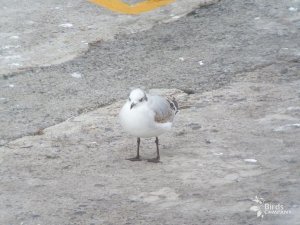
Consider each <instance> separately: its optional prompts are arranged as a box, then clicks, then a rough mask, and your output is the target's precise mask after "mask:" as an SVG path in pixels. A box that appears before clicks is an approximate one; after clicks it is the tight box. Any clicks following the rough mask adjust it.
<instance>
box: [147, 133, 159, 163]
mask: <svg viewBox="0 0 300 225" xmlns="http://www.w3.org/2000/svg"><path fill="white" fill-rule="evenodd" d="M155 144H156V158H153V159H148V162H153V163H158V162H159V160H160V155H159V147H158V137H156V139H155Z"/></svg>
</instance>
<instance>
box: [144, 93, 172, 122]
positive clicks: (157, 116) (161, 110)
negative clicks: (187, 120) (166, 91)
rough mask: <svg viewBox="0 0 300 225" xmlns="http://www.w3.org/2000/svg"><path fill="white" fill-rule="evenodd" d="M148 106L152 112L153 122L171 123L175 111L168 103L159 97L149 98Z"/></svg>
mask: <svg viewBox="0 0 300 225" xmlns="http://www.w3.org/2000/svg"><path fill="white" fill-rule="evenodd" d="M148 104H149V107H150V109H151V110H153V112H154V120H155V122H157V123H167V122H172V121H173V119H174V116H175V114H176V110H174V108H173V107H172V103H171V102H170V101H168V100H167V99H165V98H163V97H160V96H149V97H148Z"/></svg>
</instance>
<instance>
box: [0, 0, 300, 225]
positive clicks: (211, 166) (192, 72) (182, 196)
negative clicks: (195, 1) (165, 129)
mask: <svg viewBox="0 0 300 225" xmlns="http://www.w3.org/2000/svg"><path fill="white" fill-rule="evenodd" d="M291 7H292V8H293V10H290V8H291ZM299 8H300V7H299V1H296V0H293V1H292V0H289V1H279V0H278V1H277V0H276V1H272V2H266V1H263V0H251V1H247V2H241V1H237V0H236V1H227V0H223V1H221V2H219V3H217V4H215V5H211V6H206V7H202V8H199V9H197V10H194V11H192V12H190V13H188V14H187V16H184V17H182V18H180V19H179V20H176V21H171V22H169V23H167V24H165V23H162V24H156V25H155V26H154V27H152V28H151V29H149V30H145V31H142V32H137V33H135V34H128V33H126V32H125V33H123V34H120V35H116V36H114V37H113V39H109V40H105V41H99V42H95V43H93V44H90V45H89V49H88V51H87V52H85V53H82V54H79V55H78V56H77V57H76V58H74V59H72V60H70V61H67V62H64V63H59V64H58V65H51V66H47V67H43V66H40V64H39V66H37V67H31V68H28V69H26V70H25V71H21V72H14V71H13V70H11V71H9V72H5V73H4V75H3V76H2V78H1V79H0V87H1V89H0V114H1V116H0V124H1V130H0V174H1V181H0V182H1V184H0V202H1V204H0V223H1V224H12V225H15V224H16V225H17V224H23V225H27V224H30V225H31V224H33V225H34V224H41V225H42V224H47V225H52V224H53V225H57V224H61V225H67V224H80V225H81V224H90V225H92V224H104V225H108V224H135V225H136V224H147V225H149V224H150V225H151V224H155V225H157V224H170V225H176V224H180V225H181V224H189V225H190V224H195V225H196V224H197V225H198V224H230V225H232V224H249V225H250V224H257V223H260V224H262V225H267V224H270V225H271V224H272V225H274V224H276V225H277V224H278V225H279V224H291V225H298V224H299V221H300V218H299V215H300V211H299V210H300V208H299V206H300V202H299V199H300V198H299V197H300V196H299V194H300V193H299V173H298V171H299V158H300V157H299V146H300V143H299V140H300V133H299V129H300V128H299V125H300V111H299V110H300V92H299V90H300V88H299V87H300V83H299V78H300V72H299V71H300V63H299V59H300V58H299V57H300V46H299V40H300V32H299V19H300V14H299V12H298V11H297V10H294V9H299ZM138 86H139V87H141V86H142V87H144V88H145V89H151V88H156V89H157V90H156V91H159V92H161V94H164V95H167V94H170V93H176V95H177V97H178V99H179V104H180V106H181V112H180V114H179V115H178V117H177V119H176V123H175V126H174V129H173V131H172V132H170V133H168V134H166V135H164V136H162V138H161V149H162V151H161V157H162V163H161V164H158V165H153V164H150V163H147V162H145V161H142V162H138V163H132V162H129V161H126V160H125V158H127V157H129V156H132V155H134V153H135V142H136V140H135V139H134V138H132V137H129V136H127V135H126V134H125V133H124V132H122V130H121V128H120V126H119V124H118V121H117V114H118V112H119V109H120V107H121V105H122V103H123V100H121V99H125V98H126V96H127V94H128V92H129V89H130V88H131V87H138ZM166 88H169V89H166ZM181 90H183V91H181ZM187 93H189V94H187ZM154 153H155V146H154V143H153V140H151V139H149V140H148V139H147V140H142V150H141V154H142V156H143V158H144V159H147V158H150V157H152V156H153V154H154ZM255 196H259V197H263V198H264V199H265V200H266V202H271V203H273V204H282V205H283V206H284V208H285V209H287V210H291V214H289V215H266V216H265V218H264V219H263V220H261V219H259V218H256V213H255V212H252V211H250V207H251V206H253V205H255V202H253V201H252V200H251V199H253V198H254V197H255Z"/></svg>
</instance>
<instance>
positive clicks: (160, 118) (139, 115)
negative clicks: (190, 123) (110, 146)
mask: <svg viewBox="0 0 300 225" xmlns="http://www.w3.org/2000/svg"><path fill="white" fill-rule="evenodd" d="M177 112H178V104H177V102H176V100H175V98H173V99H168V98H164V97H161V96H157V95H150V94H146V93H145V92H144V91H143V90H142V89H139V88H138V89H135V90H132V91H131V93H130V95H129V98H128V99H127V101H126V103H125V104H124V106H123V107H122V109H121V111H120V115H119V116H120V122H121V125H122V127H123V128H124V130H125V131H126V132H128V133H129V134H130V135H132V136H135V137H137V155H136V157H134V158H129V159H128V160H130V161H141V157H140V152H139V151H140V142H141V138H150V137H155V143H156V153H157V155H156V158H153V159H149V160H148V162H155V163H157V162H159V160H160V155H159V147H158V136H159V135H161V134H163V133H165V132H166V131H169V130H170V129H171V127H172V123H173V120H174V117H175V115H176V113H177Z"/></svg>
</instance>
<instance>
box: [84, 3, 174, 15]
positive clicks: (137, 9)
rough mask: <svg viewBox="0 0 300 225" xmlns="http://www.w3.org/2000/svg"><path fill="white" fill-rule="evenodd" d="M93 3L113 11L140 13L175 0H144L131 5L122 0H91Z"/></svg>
mask: <svg viewBox="0 0 300 225" xmlns="http://www.w3.org/2000/svg"><path fill="white" fill-rule="evenodd" d="M89 1H90V2H92V3H95V4H98V5H101V6H104V7H106V8H108V9H110V10H112V11H116V12H120V13H124V14H140V13H143V12H148V11H151V10H153V9H156V8H158V7H161V6H164V5H168V4H170V3H172V2H174V1H175V0H145V1H143V2H139V3H136V4H134V5H129V4H127V3H124V2H123V1H121V0H89Z"/></svg>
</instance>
